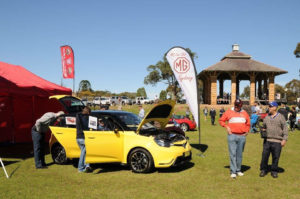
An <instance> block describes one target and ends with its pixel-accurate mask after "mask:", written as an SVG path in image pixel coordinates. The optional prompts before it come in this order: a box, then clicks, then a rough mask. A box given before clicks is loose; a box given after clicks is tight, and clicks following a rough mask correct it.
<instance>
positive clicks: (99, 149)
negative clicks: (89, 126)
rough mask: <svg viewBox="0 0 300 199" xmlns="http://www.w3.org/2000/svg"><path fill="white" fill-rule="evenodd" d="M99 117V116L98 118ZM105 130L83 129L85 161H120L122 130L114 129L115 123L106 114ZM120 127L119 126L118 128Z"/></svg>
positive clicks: (121, 156) (122, 140)
mask: <svg viewBox="0 0 300 199" xmlns="http://www.w3.org/2000/svg"><path fill="white" fill-rule="evenodd" d="M98 119H99V118H98ZM105 121H106V122H107V126H108V127H107V128H106V129H105V130H96V131H95V130H93V131H85V132H84V134H85V146H86V162H88V163H105V162H121V161H122V158H123V151H124V149H123V148H124V132H123V131H121V130H118V131H114V129H115V127H117V126H116V124H115V123H114V122H113V120H112V119H111V118H110V117H108V116H106V117H105ZM118 129H121V128H118Z"/></svg>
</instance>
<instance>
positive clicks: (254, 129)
mask: <svg viewBox="0 0 300 199" xmlns="http://www.w3.org/2000/svg"><path fill="white" fill-rule="evenodd" d="M257 131H258V130H257V128H256V123H254V124H251V129H250V132H251V133H256V132H257Z"/></svg>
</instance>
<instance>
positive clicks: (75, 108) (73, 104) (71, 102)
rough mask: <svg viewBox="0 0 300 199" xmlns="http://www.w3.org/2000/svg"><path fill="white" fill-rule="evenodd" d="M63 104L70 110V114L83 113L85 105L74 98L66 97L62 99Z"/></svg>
mask: <svg viewBox="0 0 300 199" xmlns="http://www.w3.org/2000/svg"><path fill="white" fill-rule="evenodd" d="M60 101H61V102H62V104H63V105H64V106H65V108H66V109H67V110H68V112H69V113H78V112H81V111H82V109H83V107H84V104H83V102H82V101H81V100H79V99H77V98H74V97H64V98H62V99H60Z"/></svg>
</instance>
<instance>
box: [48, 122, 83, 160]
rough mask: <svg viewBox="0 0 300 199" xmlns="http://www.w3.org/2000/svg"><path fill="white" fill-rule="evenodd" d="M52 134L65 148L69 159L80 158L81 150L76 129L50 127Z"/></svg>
mask: <svg viewBox="0 0 300 199" xmlns="http://www.w3.org/2000/svg"><path fill="white" fill-rule="evenodd" d="M50 129H51V132H52V133H53V135H54V136H55V137H56V139H57V140H58V142H59V143H60V144H61V145H62V146H63V147H64V149H65V151H66V155H67V157H68V158H78V157H79V156H80V148H79V146H78V144H77V141H76V128H65V127H55V126H50Z"/></svg>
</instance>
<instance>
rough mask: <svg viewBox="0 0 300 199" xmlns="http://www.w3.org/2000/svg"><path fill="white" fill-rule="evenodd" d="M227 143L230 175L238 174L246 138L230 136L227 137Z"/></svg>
mask: <svg viewBox="0 0 300 199" xmlns="http://www.w3.org/2000/svg"><path fill="white" fill-rule="evenodd" d="M227 141H228V150H229V155H230V173H237V172H240V171H241V167H242V159H243V151H244V147H245V143H246V136H244V135H236V134H230V135H228V136H227Z"/></svg>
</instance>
